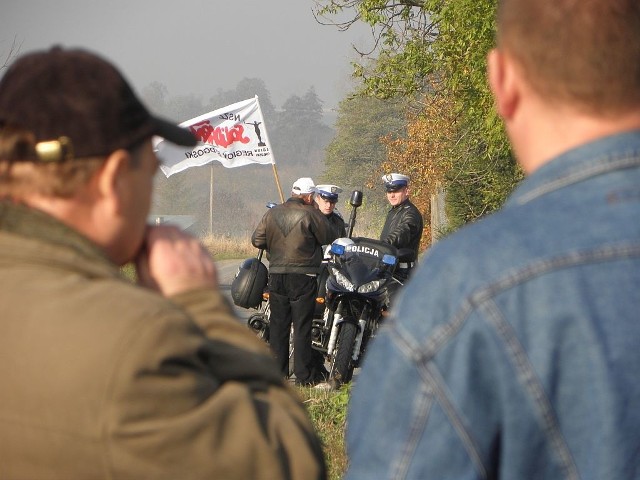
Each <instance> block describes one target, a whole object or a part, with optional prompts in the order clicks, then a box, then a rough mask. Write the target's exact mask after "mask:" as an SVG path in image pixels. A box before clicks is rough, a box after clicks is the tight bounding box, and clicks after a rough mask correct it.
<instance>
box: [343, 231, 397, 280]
mask: <svg viewBox="0 0 640 480" xmlns="http://www.w3.org/2000/svg"><path fill="white" fill-rule="evenodd" d="M352 240H353V243H352V244H350V245H346V246H345V251H344V254H343V255H342V257H341V261H340V269H341V270H343V273H344V274H345V275H346V276H347V277H348V278H349V279H350V280H351V282H352V283H353V284H354V285H355V286H356V288H357V287H359V286H361V285H364V284H366V283H368V282H371V281H373V280H377V279H379V278H381V277H388V276H390V275H391V274H392V273H393V271H394V270H395V265H394V266H385V264H384V263H383V262H382V258H383V257H384V255H392V256H394V257H397V253H398V252H397V249H396V248H395V247H393V246H392V245H389V244H388V243H383V242H381V241H379V240H374V239H372V238H364V237H354V238H353V239H352Z"/></svg>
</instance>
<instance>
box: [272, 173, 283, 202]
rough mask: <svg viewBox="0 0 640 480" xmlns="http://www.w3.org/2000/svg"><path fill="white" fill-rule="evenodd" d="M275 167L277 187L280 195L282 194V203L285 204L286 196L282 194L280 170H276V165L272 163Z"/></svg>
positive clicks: (274, 174)
mask: <svg viewBox="0 0 640 480" xmlns="http://www.w3.org/2000/svg"><path fill="white" fill-rule="evenodd" d="M271 166H272V167H273V176H274V177H275V179H276V186H277V187H278V193H279V194H280V202H282V203H284V195H283V194H282V187H281V186H280V178H279V177H278V169H276V164H275V163H272V164H271Z"/></svg>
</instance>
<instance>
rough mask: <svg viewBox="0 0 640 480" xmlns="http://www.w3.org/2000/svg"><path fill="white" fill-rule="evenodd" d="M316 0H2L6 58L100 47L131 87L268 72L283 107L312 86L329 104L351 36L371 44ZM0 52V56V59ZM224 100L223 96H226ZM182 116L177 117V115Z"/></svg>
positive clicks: (0, 34)
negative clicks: (326, 22) (12, 53)
mask: <svg viewBox="0 0 640 480" xmlns="http://www.w3.org/2000/svg"><path fill="white" fill-rule="evenodd" d="M313 5H314V2H313V1H312V0H226V1H222V0H208V1H204V0H166V1H163V0H98V1H97V0H75V1H72V0H2V5H1V6H0V59H2V60H4V57H5V56H6V54H7V53H8V51H9V49H10V47H11V44H12V42H13V41H14V38H15V40H16V42H17V44H18V45H19V46H20V52H21V53H26V52H29V51H31V50H36V49H42V48H48V47H50V46H51V45H54V44H60V45H63V46H66V47H83V48H87V49H91V50H94V51H96V52H98V53H100V54H102V55H103V56H105V57H106V58H108V59H110V60H111V61H113V62H114V63H115V64H116V65H117V66H118V68H119V69H120V70H121V71H122V72H123V73H124V75H125V77H127V79H128V80H129V81H130V82H131V83H132V85H133V87H134V89H135V90H136V91H138V92H141V90H142V88H143V87H145V86H146V85H148V84H149V83H151V82H152V81H159V82H161V83H163V84H164V85H165V86H166V87H167V89H168V91H169V95H171V96H175V95H186V94H195V95H197V96H199V97H201V98H202V99H203V100H204V101H206V100H208V99H209V97H210V96H212V95H213V94H215V93H216V91H217V89H218V88H222V89H225V90H226V89H231V88H234V87H235V85H236V83H237V82H238V81H239V80H241V79H243V78H245V77H251V78H262V79H263V80H264V82H265V84H266V86H267V88H268V90H269V91H270V92H271V97H272V101H273V103H274V104H275V105H276V107H280V106H281V105H282V103H283V102H284V100H286V98H288V97H289V96H290V95H292V94H296V95H303V94H304V93H305V92H306V91H307V90H308V88H309V87H310V86H314V87H315V89H316V93H317V94H318V96H319V97H320V99H321V100H323V101H324V102H325V103H324V106H325V108H328V109H330V108H335V107H336V106H337V104H338V102H339V101H340V100H341V99H342V98H343V97H344V95H345V94H346V93H348V92H349V91H350V90H351V83H350V82H351V80H350V73H351V66H350V61H352V60H354V59H355V58H356V54H355V53H354V51H353V48H352V44H356V45H358V46H359V47H360V48H364V47H366V46H368V45H370V44H371V40H370V36H369V31H368V29H367V28H366V27H364V26H359V28H357V29H351V30H349V31H347V32H340V31H338V29H337V28H335V27H331V26H323V25H320V24H318V23H317V22H316V21H315V19H314V17H313V15H312V11H311V8H312V6H313ZM0 61H1V60H0ZM221 106H222V105H221ZM177 120H179V119H177Z"/></svg>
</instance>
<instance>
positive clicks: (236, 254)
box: [201, 235, 258, 260]
mask: <svg viewBox="0 0 640 480" xmlns="http://www.w3.org/2000/svg"><path fill="white" fill-rule="evenodd" d="M201 241H202V243H203V244H204V246H205V247H207V249H208V250H209V251H210V252H211V255H213V258H214V259H216V260H227V259H230V258H246V257H253V256H255V255H257V254H258V249H257V248H256V247H254V246H253V245H251V239H250V238H249V237H248V236H247V237H246V238H238V237H227V236H224V235H208V236H206V237H205V238H203V239H201Z"/></svg>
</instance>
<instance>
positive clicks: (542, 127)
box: [510, 105, 640, 174]
mask: <svg viewBox="0 0 640 480" xmlns="http://www.w3.org/2000/svg"><path fill="white" fill-rule="evenodd" d="M527 118H528V119H529V121H527V123H526V124H523V125H522V126H521V127H520V128H519V131H518V130H516V128H513V129H512V130H511V131H510V135H511V134H513V137H512V144H513V146H514V151H515V154H516V156H517V159H518V162H519V163H520V165H521V166H522V168H523V170H524V171H525V173H526V174H531V173H533V172H534V171H536V170H537V169H538V168H540V167H541V166H542V165H544V164H546V163H548V162H549V161H551V160H553V159H554V158H556V157H557V156H558V155H560V154H562V153H564V152H567V151H569V150H572V149H574V148H576V147H578V146H580V145H584V144H586V143H589V142H592V141H594V140H597V139H599V138H603V137H607V136H610V135H615V134H618V133H624V132H629V131H633V130H640V109H639V111H637V112H635V111H634V112H630V113H627V114H620V115H617V116H613V115H612V116H611V117H598V116H595V115H587V114H583V113H578V112H575V111H571V110H569V109H568V108H562V107H559V106H557V105H556V106H555V107H550V108H548V109H546V111H541V112H539V114H536V113H531V114H530V115H528V117H527Z"/></svg>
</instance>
